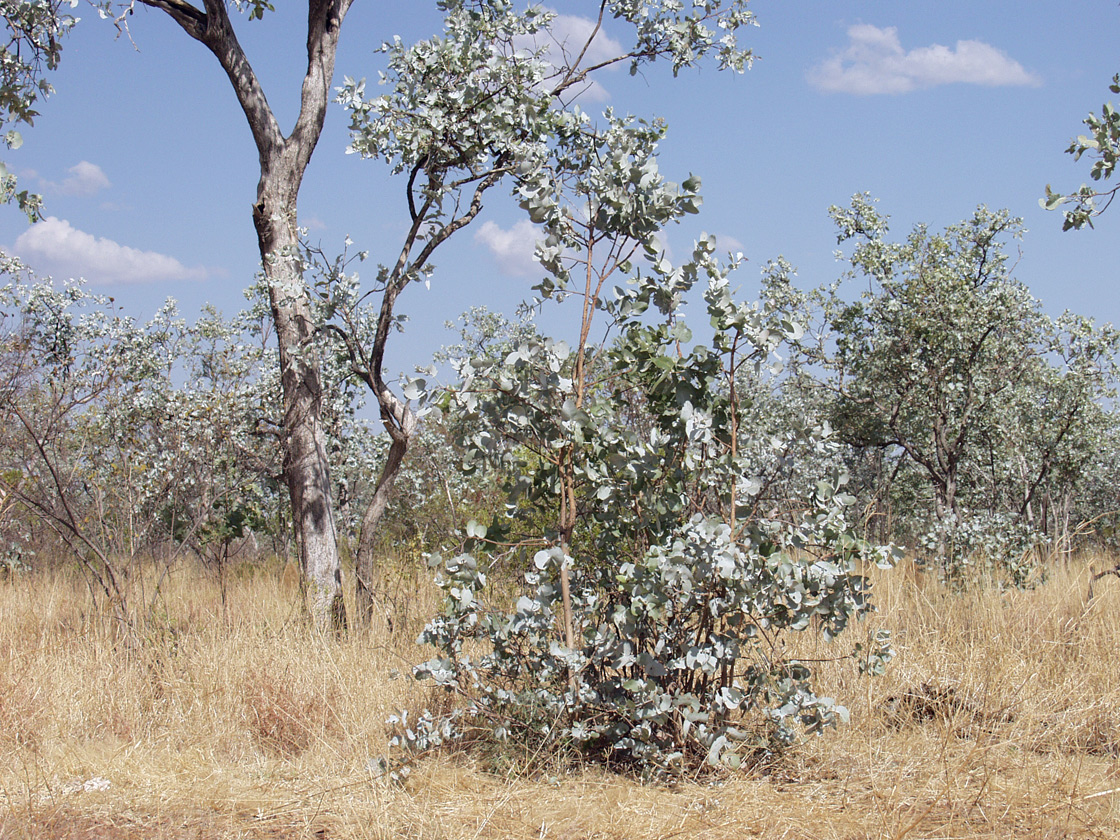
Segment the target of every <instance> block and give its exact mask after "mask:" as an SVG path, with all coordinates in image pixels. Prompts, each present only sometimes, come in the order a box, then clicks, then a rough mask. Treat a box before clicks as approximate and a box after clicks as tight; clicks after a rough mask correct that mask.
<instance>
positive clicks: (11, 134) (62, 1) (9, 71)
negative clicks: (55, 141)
mask: <svg viewBox="0 0 1120 840" xmlns="http://www.w3.org/2000/svg"><path fill="white" fill-rule="evenodd" d="M77 5H78V0H2V2H0V10H2V11H3V14H4V24H5V27H6V33H5V34H6V37H5V38H4V39H3V43H0V142H2V143H3V144H4V146H5V147H6V148H8V149H18V148H19V147H20V146H21V145H23V138H22V136H21V135H20V133H19V131H18V130H16V129H15V128H14V127H11V126H13V125H19V124H20V123H23V124H25V125H29V126H30V125H32V124H33V123H34V120H35V117H37V116H38V115H39V114H38V112H37V111H36V110H35V105H36V102H37V101H38V100H39V98H40V97H46V96H49V95H50V94H51V93H52V92H53V88H52V87H51V85H50V83H49V82H48V81H47V80H46V78H45V74H46V72H48V71H50V70H54V69H55V68H57V67H58V62H59V60H60V58H61V57H62V39H63V38H64V37H65V36H66V34H67V33H68V32H69V31H70V29H71V28H72V27H73V26H74V24H75V23H76V22H77V18H75V17H74V16H73V15H71V14H69V13H68V12H67V10H68V9H72V8H74V7H75V6H77ZM13 200H14V201H15V202H16V203H17V204H18V206H19V208H20V209H21V210H23V211H24V212H25V213H26V214H27V216H28V218H29V219H31V220H32V221H33V220H34V219H35V218H37V217H38V214H39V207H40V205H41V200H40V197H39V196H37V195H33V194H32V193H30V192H28V191H27V190H20V191H18V192H17V185H16V178H15V176H14V175H13V174H12V173H11V172H10V171H9V170H8V168H7V167H6V166H5V165H4V163H3V162H2V161H0V203H4V204H7V203H8V202H10V201H13Z"/></svg>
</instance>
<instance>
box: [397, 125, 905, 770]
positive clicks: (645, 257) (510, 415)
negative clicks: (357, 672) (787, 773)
mask: <svg viewBox="0 0 1120 840" xmlns="http://www.w3.org/2000/svg"><path fill="white" fill-rule="evenodd" d="M662 131H663V127H662V126H660V125H658V124H653V125H646V124H641V123H636V122H634V121H633V120H629V119H620V118H613V117H612V118H611V120H610V121H609V123H608V124H607V125H606V126H605V127H604V128H603V129H600V130H592V129H591V128H590V127H588V126H586V124H584V123H583V122H582V121H578V120H577V121H573V122H572V123H571V124H570V125H569V126H568V127H567V129H566V131H565V133H564V134H562V135H560V137H559V143H558V149H559V152H560V153H559V154H558V155H557V158H558V159H560V160H563V161H565V162H567V165H566V166H565V167H562V168H561V167H558V168H556V169H551V170H542V171H540V172H539V173H537V174H536V175H535V176H534V178H532V179H526V181H525V182H524V183H523V184H522V186H521V188H520V190H519V192H520V195H521V199H522V204H523V206H524V207H525V208H526V209H527V210H528V211H529V212H530V217H531V218H533V219H534V220H537V221H539V223H540V224H542V225H543V226H544V231H545V233H546V234H547V235H546V237H545V238H544V239H543V241H542V242H541V243H540V245H539V246H538V250H537V256H538V259H539V261H540V262H541V264H542V266H543V267H544V268H545V269H546V270H547V272H548V276H547V278H546V279H545V280H544V281H543V282H542V284H541V285H540V286H539V287H538V288H539V290H540V291H541V292H542V293H543V294H544V295H545V296H547V297H552V298H555V299H557V300H559V301H561V302H562V304H565V305H572V303H571V302H574V308H575V309H576V311H577V314H578V317H577V318H576V319H574V320H575V324H576V326H575V327H574V328H573V330H572V335H571V336H570V339H571V340H570V341H565V340H561V339H559V338H553V337H550V338H537V339H533V338H528V339H526V340H523V341H520V342H518V343H517V344H516V345H515V346H513V347H512V348H508V350H507V349H506V348H503V350H504V352H501V353H499V354H493V353H490V354H488V353H471V354H468V355H466V356H464V357H462V358H460V359H459V360H458V361H457V363H456V368H457V371H458V373H459V376H460V382H459V383H458V385H457V386H455V388H453V389H452V391H451V392H450V395H449V398H448V400H447V407H446V410H447V411H448V412H449V413H450V414H452V415H454V416H461V417H464V418H466V422H464V423H463V424H462V426H463V428H467V429H473V431H472V432H471V433H470V434H469V435H468V436H467V439H466V440H465V441H464V446H465V448H466V454H467V458H468V461H469V462H470V463H477V462H482V463H488V464H490V465H491V466H493V467H495V468H496V469H497V470H498V471H499V472H500V473H501V474H504V475H506V476H507V477H508V479H507V491H508V493H509V500H508V502H507V512H506V514H504V515H503V514H500V515H498V516H496V517H495V518H494V520H493V521H492V522H491V523H490V524H489V525H488V526H487V525H484V524H480V523H477V522H471V523H468V526H467V529H466V531H467V539H466V541H465V543H464V544H462V545H461V546H459V547H458V548H457V549H456V551H457V553H456V554H455V555H454V556H451V557H449V558H448V559H446V560H443V559H441V558H438V557H435V558H433V559H432V564H433V565H434V566H437V567H438V568H439V569H440V577H439V578H438V580H439V582H440V585H441V586H442V587H443V589H444V591H445V594H446V596H447V600H446V604H445V608H444V610H443V612H442V614H441V615H439V616H437V617H436V618H434V619H433V620H432V621H431V622H430V623H429V625H428V626H427V628H426V629H425V631H424V633H423V635H422V636H421V640H422V641H424V642H427V643H429V644H431V645H433V646H434V647H435V648H436V649H437V655H436V656H435V657H434V658H433V659H431V660H429V661H428V662H426V663H424V664H422V665H420V666H418V668H417V669H416V673H417V675H418V676H420V677H421V678H430V679H432V680H434V681H435V682H436V683H438V684H440V685H443V686H445V687H447V688H448V689H451V690H455V691H458V692H460V693H461V694H463V695H465V696H466V697H467V698H468V700H469V703H468V705H466V706H465V707H463V708H460V709H459V710H457V711H456V712H453V713H452V714H451V716H450V718H448V719H438V718H435V717H432V716H431V715H425V716H422V717H421V718H420V719H419V720H417V721H415V722H413V723H410V722H409V721H408V720H407V718H400V719H398V721H397V722H398V723H399V724H401V726H400V729H399V731H398V733H397V736H396V739H395V741H396V743H397V744H400V745H404V746H405V747H407V748H410V749H417V748H424V747H427V746H431V745H434V744H437V743H439V742H441V741H442V740H443V739H445V738H446V737H449V736H451V735H453V733H454V726H455V725H456V722H457V721H458V720H459V719H461V718H463V717H466V718H468V719H470V720H471V723H472V724H473V725H481V726H483V727H486V728H489V729H491V730H492V731H493V733H494V734H495V735H496V736H497V737H498V738H512V739H514V740H515V741H516V742H517V743H527V744H529V745H530V748H531V749H533V750H534V751H546V750H549V749H554V748H555V747H556V746H557V745H558V744H562V743H568V744H571V745H573V746H574V747H575V748H576V749H578V750H580V751H582V752H583V753H584V754H586V755H588V756H589V757H591V758H592V759H593V760H596V761H601V762H604V763H607V764H612V765H623V766H626V767H629V768H631V769H634V770H638V771H640V772H642V773H643V774H651V775H658V774H662V773H677V772H683V771H693V770H698V769H701V768H702V767H703V766H704V765H705V764H707V765H709V766H718V765H723V766H730V767H737V766H739V765H740V763H741V762H742V760H743V758H744V754H745V753H749V752H752V751H754V750H755V749H758V748H761V749H763V750H765V749H769V748H771V747H773V745H774V744H776V743H785V742H788V741H789V740H790V739H792V738H793V735H794V732H795V730H796V725H797V724H798V723H800V724H802V725H804V726H805V727H806V728H808V729H809V730H810V731H817V730H820V729H822V728H825V727H827V726H829V725H832V724H835V723H837V722H839V721H840V720H841V719H843V717H844V715H845V712H844V710H843V709H842V708H841V707H838V706H837V705H836V704H835V703H834V701H832V700H831V699H830V698H825V697H819V696H818V695H817V694H816V693H815V692H814V690H813V678H812V671H811V668H809V667H808V666H807V665H806V664H804V663H801V662H798V661H796V660H793V659H788V658H786V657H785V655H784V654H783V653H782V650H783V645H782V640H783V638H784V636H785V634H787V633H793V632H799V631H812V630H819V631H821V632H823V633H824V634H825V635H826V636H827V637H831V636H833V635H836V634H838V633H840V632H841V631H842V630H844V629H845V628H846V627H847V626H848V624H849V623H850V622H851V621H852V620H854V619H856V618H858V617H860V616H861V615H863V614H865V613H866V612H867V611H868V610H869V609H870V601H869V598H868V584H867V581H866V580H865V579H864V578H863V577H862V576H861V575H860V574H859V573H858V571H857V566H858V562H859V561H860V560H861V559H876V560H879V561H887V560H888V559H889V558H888V556H887V554H886V552H879V551H874V550H872V549H871V548H870V547H869V546H867V545H866V544H864V543H861V542H860V541H859V540H858V539H857V538H856V537H855V536H854V534H853V533H852V529H851V525H850V523H849V522H848V520H847V518H846V510H847V509H848V508H849V506H850V505H851V503H852V502H853V501H854V500H853V499H851V497H850V496H848V494H846V493H845V492H844V491H843V486H844V483H845V478H844V476H843V475H840V474H828V473H827V472H825V473H817V474H815V475H813V476H812V480H811V481H805V482H802V483H799V484H798V486H799V488H801V489H802V490H803V491H804V492H797V493H795V497H793V498H791V497H784V496H782V495H781V494H780V493H779V492H778V490H777V488H778V487H779V482H778V481H775V480H774V478H775V476H774V475H773V474H771V473H778V472H781V471H782V470H785V469H787V467H788V465H789V462H790V461H793V460H797V456H796V455H794V452H793V447H791V446H790V445H789V441H788V440H786V439H784V438H783V436H782V435H775V434H772V432H775V431H778V430H774V429H770V428H767V427H765V426H763V425H756V424H755V423H754V421H755V420H756V419H757V415H756V414H753V413H752V409H753V406H752V405H751V403H752V399H753V398H752V388H751V387H749V386H750V385H751V384H753V383H754V382H755V380H757V379H759V378H766V376H767V375H768V374H767V372H768V370H770V369H772V368H773V363H774V361H775V359H774V352H775V350H776V349H777V348H778V346H779V345H780V344H781V343H782V342H783V341H785V340H787V339H790V338H793V337H796V336H797V335H798V334H799V328H798V327H797V325H796V324H793V323H791V322H790V321H789V319H788V318H787V315H786V313H785V311H783V310H782V309H780V308H774V307H769V306H759V305H752V304H747V303H742V302H739V301H737V300H735V298H734V297H733V295H732V293H731V274H732V272H733V271H734V269H735V267H736V265H737V263H738V260H736V259H732V260H731V261H730V262H729V263H726V264H725V263H723V262H721V261H720V260H719V259H718V258H717V257H716V254H715V250H716V246H715V241H714V239H713V238H712V237H709V236H706V235H705V236H703V237H701V239H700V240H699V241H697V242H696V244H695V246H694V249H693V252H692V254H691V257H690V259H688V260H687V261H685V262H684V263H682V264H679V265H674V264H673V262H672V261H671V260H670V259H669V258H668V256H667V255H666V253H665V252H664V250H663V249H662V248H661V247H659V245H658V242H657V239H656V235H657V233H658V232H659V231H660V230H661V229H662V228H664V227H666V226H667V225H669V224H672V223H674V222H676V221H677V220H679V219H680V218H681V217H682V216H683V215H684V214H686V213H692V212H696V209H697V205H698V203H699V195H698V188H699V180H698V179H696V178H693V177H689V178H688V179H686V180H684V181H683V182H682V183H680V184H674V183H672V182H669V181H668V180H666V179H665V178H664V177H663V176H662V175H661V173H660V171H659V168H658V164H657V158H656V147H657V141H658V140H659V139H660V137H661V135H662ZM694 287H696V288H699V289H702V290H703V298H704V302H705V304H706V307H705V309H706V312H705V314H706V316H707V320H708V322H709V323H710V324H711V326H712V327H713V328H714V335H713V337H712V339H711V340H710V342H704V341H694V340H693V336H692V334H691V331H690V330H689V328H688V326H687V324H686V323H685V321H684V319H683V313H682V307H683V305H684V303H685V300H686V297H687V295H688V293H689V292H690V291H691V290H692V289H693V288H694ZM791 425H794V424H783V429H788V428H790V426H791ZM797 437H799V438H800V440H801V442H802V443H805V444H807V445H808V447H809V448H813V447H821V448H828V447H829V446H831V445H834V444H830V442H829V441H828V434H827V431H826V430H825V429H824V428H821V427H816V428H811V427H810V426H809V425H806V426H804V427H803V428H801V429H800V430H799V433H798V434H797ZM766 447H769V448H770V449H772V450H779V451H781V452H782V453H783V456H782V457H776V458H770V459H764V460H765V464H766V465H765V467H763V468H762V469H761V470H760V469H759V462H760V459H759V457H758V450H759V449H761V448H766ZM818 463H819V462H817V461H807V462H805V463H799V464H798V466H797V468H798V469H802V468H806V467H807V468H808V470H807V471H808V472H812V470H813V469H814V468H815V466H816V465H817V464H818ZM806 477H808V476H806ZM487 557H490V558H495V557H501V558H502V562H503V564H504V565H505V566H507V567H508V566H510V565H512V566H513V568H515V569H524V570H525V574H524V577H523V581H524V583H523V586H522V589H521V590H520V591H521V594H520V597H519V598H517V601H516V604H515V605H514V606H513V608H512V610H505V609H503V608H502V607H501V606H500V605H499V604H497V603H495V602H494V600H492V598H493V597H494V596H496V597H499V598H500V597H501V595H503V594H505V590H504V589H503V591H502V592H501V593H497V592H494V591H493V590H490V589H488V587H487V577H486V575H487V563H486V562H485V559H484V558H487ZM860 656H861V658H862V661H863V664H864V665H865V666H866V667H868V668H870V669H872V670H877V669H880V668H881V667H882V665H883V664H884V661H885V659H886V658H889V647H888V646H887V643H886V639H885V638H882V637H880V638H878V639H877V640H876V642H875V644H874V646H873V649H872V650H870V651H862V650H861V651H860Z"/></svg>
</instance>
